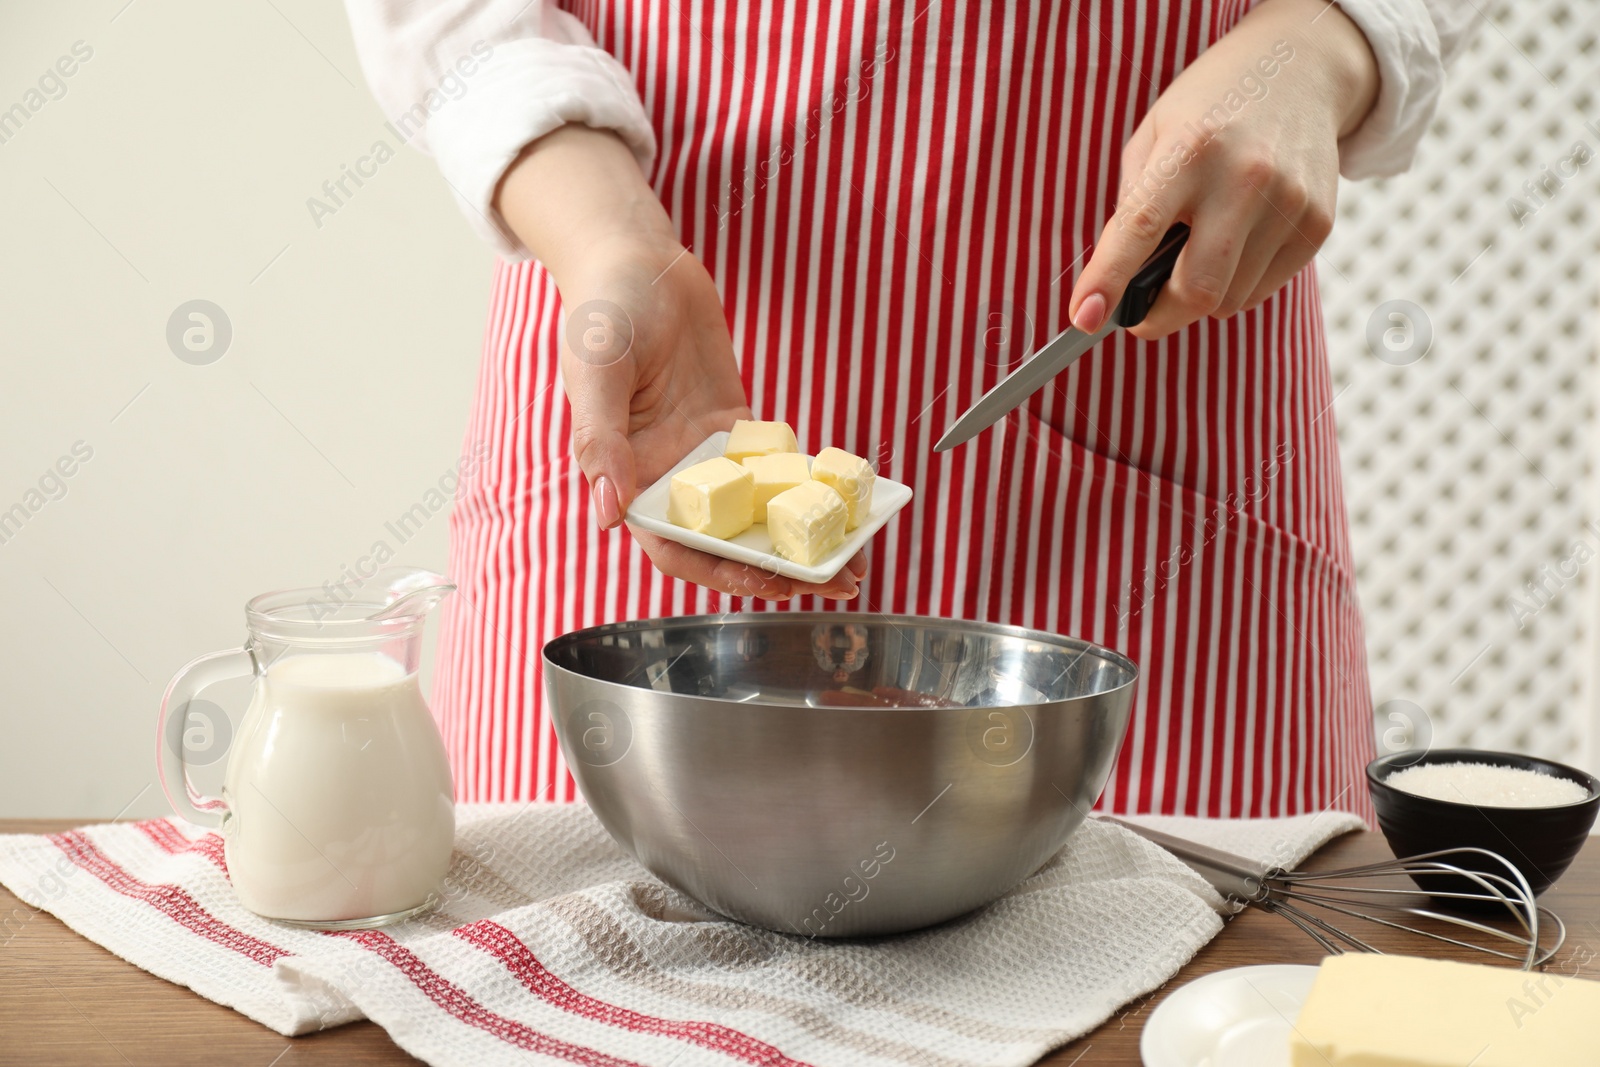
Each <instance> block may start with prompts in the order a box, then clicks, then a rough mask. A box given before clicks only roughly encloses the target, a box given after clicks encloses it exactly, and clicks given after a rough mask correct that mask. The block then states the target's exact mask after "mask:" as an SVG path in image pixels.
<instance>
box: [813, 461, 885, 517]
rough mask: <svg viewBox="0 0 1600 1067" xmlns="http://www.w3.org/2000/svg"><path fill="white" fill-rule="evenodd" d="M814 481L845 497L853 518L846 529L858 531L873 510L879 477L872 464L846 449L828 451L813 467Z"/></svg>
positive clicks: (850, 515)
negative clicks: (875, 483) (874, 485)
mask: <svg viewBox="0 0 1600 1067" xmlns="http://www.w3.org/2000/svg"><path fill="white" fill-rule="evenodd" d="M811 477H813V478H815V479H816V480H817V481H819V482H822V483H823V484H824V485H829V486H832V487H833V489H834V491H835V492H837V493H838V494H839V495H840V496H842V497H844V504H845V507H846V508H847V509H848V510H849V517H848V518H847V519H845V524H844V528H845V529H846V530H854V529H855V528H856V527H857V526H860V525H861V520H862V519H864V518H866V517H867V514H868V512H870V511H871V510H872V483H873V482H875V481H877V479H878V476H877V475H876V474H874V473H872V464H870V463H868V462H867V461H866V460H864V459H862V458H861V457H860V456H852V455H851V454H850V453H848V452H846V451H845V450H844V449H842V448H824V449H823V450H822V451H821V452H818V453H817V458H816V459H815V460H813V461H812V463H811Z"/></svg>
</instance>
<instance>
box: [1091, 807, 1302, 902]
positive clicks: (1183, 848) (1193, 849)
mask: <svg viewBox="0 0 1600 1067" xmlns="http://www.w3.org/2000/svg"><path fill="white" fill-rule="evenodd" d="M1098 817H1099V818H1100V819H1101V820H1102V821H1103V822H1109V823H1116V824H1117V825H1118V826H1120V827H1122V828H1123V829H1124V830H1132V831H1133V832H1134V833H1136V834H1138V835H1139V836H1140V837H1142V838H1144V839H1145V840H1146V841H1149V842H1151V843H1152V844H1156V845H1160V846H1161V847H1162V848H1164V849H1166V850H1167V851H1168V852H1170V853H1172V854H1173V855H1174V856H1176V857H1177V858H1178V859H1180V860H1182V861H1183V862H1184V863H1185V864H1186V865H1187V866H1188V867H1189V868H1190V869H1191V870H1193V871H1194V872H1195V873H1196V874H1198V875H1199V876H1200V877H1202V878H1204V879H1205V880H1206V881H1208V882H1210V883H1211V885H1212V886H1213V887H1214V888H1215V889H1216V890H1217V892H1219V893H1221V894H1222V895H1223V896H1225V897H1231V898H1232V899H1234V900H1243V901H1258V900H1264V899H1265V898H1266V896H1267V892H1268V889H1267V879H1268V878H1269V877H1270V876H1271V875H1272V874H1273V873H1274V872H1273V871H1272V870H1271V869H1270V868H1268V867H1266V866H1265V865H1264V864H1260V863H1257V862H1256V861H1254V860H1251V859H1247V858H1245V857H1244V856H1236V855H1234V854H1233V853H1232V852H1224V851H1223V850H1222V849H1220V848H1212V847H1211V846H1209V845H1201V844H1197V843H1195V842H1193V841H1185V840H1184V839H1183V838H1181V837H1174V836H1172V835H1171V834H1164V833H1162V832H1161V831H1160V830H1152V829H1150V828H1149V827H1148V826H1139V825H1137V824H1136V823H1131V822H1124V821H1123V820H1122V819H1118V818H1116V817H1114V816H1110V815H1101V816H1098Z"/></svg>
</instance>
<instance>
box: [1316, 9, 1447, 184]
mask: <svg viewBox="0 0 1600 1067" xmlns="http://www.w3.org/2000/svg"><path fill="white" fill-rule="evenodd" d="M1338 4H1339V8H1340V9H1341V10H1342V11H1343V12H1344V13H1345V14H1346V15H1348V16H1349V18H1350V21H1351V22H1354V23H1355V24H1356V25H1357V26H1358V27H1360V29H1361V32H1362V33H1364V34H1366V36H1367V43H1368V44H1369V45H1370V46H1371V47H1372V54H1373V55H1374V56H1375V57H1376V58H1377V60H1378V78H1379V88H1378V99H1377V102H1376V103H1375V104H1373V107H1372V112H1371V114H1369V115H1368V116H1367V118H1366V120H1365V121H1364V122H1362V124H1361V125H1360V127H1358V128H1357V129H1356V131H1355V132H1354V133H1352V134H1350V135H1349V136H1348V137H1346V138H1344V139H1343V140H1342V141H1340V142H1339V173H1341V174H1343V175H1344V176H1345V177H1346V178H1382V177H1386V176H1388V175H1391V174H1399V173H1400V172H1401V171H1403V170H1405V169H1406V168H1407V167H1409V166H1411V161H1412V160H1413V159H1414V158H1416V154H1417V144H1418V143H1419V142H1420V141H1421V140H1422V135H1423V134H1424V133H1426V132H1427V130H1428V123H1429V122H1430V121H1432V119H1433V112H1434V109H1435V108H1436V107H1437V106H1438V104H1439V93H1440V90H1441V89H1442V87H1443V85H1444V68H1445V66H1446V64H1448V63H1449V62H1450V61H1451V60H1453V59H1454V58H1455V57H1456V55H1458V54H1459V53H1460V52H1461V50H1462V49H1463V48H1465V47H1466V44H1467V41H1468V39H1469V37H1470V33H1469V31H1470V30H1471V28H1472V25H1473V21H1474V20H1475V19H1476V18H1477V17H1478V15H1477V9H1476V8H1475V7H1473V5H1472V3H1471V0H1338Z"/></svg>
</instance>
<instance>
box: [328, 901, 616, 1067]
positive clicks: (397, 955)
mask: <svg viewBox="0 0 1600 1067" xmlns="http://www.w3.org/2000/svg"><path fill="white" fill-rule="evenodd" d="M330 936H333V937H346V938H349V939H350V940H352V941H354V942H356V943H357V944H359V945H361V947H363V948H365V949H367V950H368V951H370V952H372V953H374V954H375V955H377V956H379V957H381V958H383V959H385V960H388V961H389V962H390V963H392V964H394V966H395V968H396V969H398V970H399V971H400V973H401V974H403V975H405V976H406V977H407V978H409V979H411V982H412V984H413V985H415V986H416V987H417V988H418V989H419V990H421V991H422V992H423V993H424V994H425V995H426V996H427V997H428V999H429V1000H431V1001H433V1002H434V1003H435V1004H437V1005H438V1006H439V1007H441V1008H443V1009H444V1010H445V1011H447V1012H449V1013H450V1014H451V1015H452V1016H454V1017H455V1018H456V1019H458V1020H460V1021H461V1022H464V1023H466V1024H467V1025H468V1026H475V1027H477V1028H478V1029H479V1030H483V1031H484V1032H486V1033H490V1034H493V1035H494V1036H495V1037H498V1038H499V1039H500V1040H502V1041H504V1042H506V1043H508V1044H511V1045H515V1046H516V1047H517V1048H521V1049H526V1050H528V1051H530V1052H537V1053H540V1054H542V1055H545V1056H554V1057H556V1058H558V1059H563V1060H567V1061H568V1062H570V1063H580V1064H584V1065H585V1067H643V1065H641V1064H637V1063H634V1062H633V1061H631V1060H623V1059H618V1058H617V1057H615V1056H611V1055H608V1054H606V1053H604V1052H600V1051H599V1050H597V1049H592V1048H585V1047H584V1046H582V1045H572V1044H568V1043H567V1042H565V1041H562V1040H560V1039H558V1038H554V1037H551V1036H550V1035H548V1034H541V1033H539V1031H537V1030H535V1029H533V1028H532V1027H530V1026H528V1025H526V1024H525V1023H519V1022H517V1021H516V1020H515V1019H508V1018H506V1017H505V1016H504V1015H499V1014H497V1013H495V1012H492V1011H490V1010H489V1009H488V1008H486V1007H484V1006H483V1005H482V1004H479V1003H478V1002H477V1001H476V1000H474V999H473V998H472V997H471V996H469V995H467V993H466V992H464V991H463V990H462V989H461V987H460V986H458V985H456V984H455V983H454V982H451V981H450V980H449V979H448V978H445V977H444V976H443V975H441V974H439V973H438V972H437V971H435V970H433V969H432V968H431V967H429V966H428V965H427V964H426V963H424V962H422V960H421V959H420V958H419V957H418V956H417V954H416V953H414V952H412V951H411V950H410V949H408V948H406V947H405V946H404V945H402V944H400V942H398V941H396V940H395V939H394V938H392V937H390V936H389V935H388V934H385V933H382V932H380V931H377V930H354V931H348V932H346V931H330Z"/></svg>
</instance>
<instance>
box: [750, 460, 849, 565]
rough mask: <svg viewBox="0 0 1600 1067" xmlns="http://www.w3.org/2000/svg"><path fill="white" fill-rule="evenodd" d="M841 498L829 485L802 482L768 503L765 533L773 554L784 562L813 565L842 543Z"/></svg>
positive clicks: (843, 508)
mask: <svg viewBox="0 0 1600 1067" xmlns="http://www.w3.org/2000/svg"><path fill="white" fill-rule="evenodd" d="M849 510H850V509H849V508H848V507H846V506H845V502H844V498H843V497H841V496H840V495H839V494H838V493H837V492H835V491H834V490H833V488H832V487H831V486H827V485H824V484H823V483H821V482H817V481H806V482H801V483H800V484H799V485H797V486H795V487H794V488H793V489H786V490H784V491H783V492H781V493H779V494H778V495H777V496H775V497H773V498H772V499H771V500H770V501H768V503H767V532H768V533H769V534H771V535H772V551H773V552H775V553H777V554H778V555H779V556H782V557H783V558H784V559H788V560H793V561H794V562H796V563H801V564H804V565H805V566H807V567H811V566H815V565H816V564H818V563H821V562H822V561H823V560H824V559H826V558H827V557H828V554H829V553H831V552H832V551H833V550H834V549H836V548H838V547H839V546H840V545H841V544H843V543H844V524H845V518H846V516H847V515H848V514H849Z"/></svg>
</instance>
